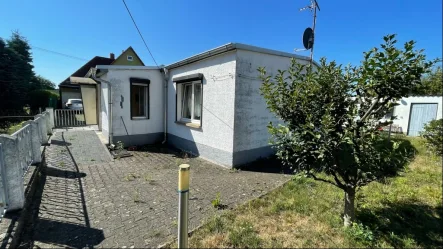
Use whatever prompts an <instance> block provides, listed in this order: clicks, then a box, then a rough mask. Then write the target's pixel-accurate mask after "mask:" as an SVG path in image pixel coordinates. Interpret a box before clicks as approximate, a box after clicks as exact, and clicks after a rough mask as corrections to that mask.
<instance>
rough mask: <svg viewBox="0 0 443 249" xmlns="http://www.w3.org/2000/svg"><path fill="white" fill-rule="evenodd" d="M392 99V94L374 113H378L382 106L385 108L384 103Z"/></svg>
mask: <svg viewBox="0 0 443 249" xmlns="http://www.w3.org/2000/svg"><path fill="white" fill-rule="evenodd" d="M391 99H392V97H391V96H389V97H387V98H386V99H385V100H384V101H383V102H382V104H381V105H380V106H379V107H378V108H377V110H375V111H374V113H377V112H379V111H380V110H381V108H383V106H384V105H386V103H388V102H389V101H390V100H391Z"/></svg>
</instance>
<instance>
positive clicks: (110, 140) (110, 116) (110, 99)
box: [91, 68, 114, 145]
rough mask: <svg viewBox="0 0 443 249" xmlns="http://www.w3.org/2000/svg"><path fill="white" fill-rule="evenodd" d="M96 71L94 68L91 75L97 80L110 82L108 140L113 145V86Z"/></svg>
mask: <svg viewBox="0 0 443 249" xmlns="http://www.w3.org/2000/svg"><path fill="white" fill-rule="evenodd" d="M96 72H97V70H96V69H95V68H94V69H93V70H92V74H91V77H92V78H93V79H94V80H96V81H100V82H103V83H106V84H108V110H109V115H108V124H109V138H108V141H109V145H111V144H113V143H112V142H113V141H112V137H113V135H114V132H113V131H112V87H111V82H109V81H107V80H104V79H100V78H97V77H96Z"/></svg>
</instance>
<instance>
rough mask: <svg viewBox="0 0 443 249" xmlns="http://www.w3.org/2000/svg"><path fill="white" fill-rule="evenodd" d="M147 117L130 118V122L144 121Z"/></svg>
mask: <svg viewBox="0 0 443 249" xmlns="http://www.w3.org/2000/svg"><path fill="white" fill-rule="evenodd" d="M146 119H149V118H148V117H131V120H146Z"/></svg>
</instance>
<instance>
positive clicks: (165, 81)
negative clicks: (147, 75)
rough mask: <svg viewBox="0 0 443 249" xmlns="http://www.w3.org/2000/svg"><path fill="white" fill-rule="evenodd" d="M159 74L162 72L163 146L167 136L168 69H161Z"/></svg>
mask: <svg viewBox="0 0 443 249" xmlns="http://www.w3.org/2000/svg"><path fill="white" fill-rule="evenodd" d="M161 72H163V83H164V85H165V86H164V104H163V106H164V110H163V112H164V117H163V118H164V128H163V129H164V138H163V142H162V144H165V143H166V141H167V134H168V123H167V121H168V80H169V75H168V69H166V68H165V67H164V68H162V69H161Z"/></svg>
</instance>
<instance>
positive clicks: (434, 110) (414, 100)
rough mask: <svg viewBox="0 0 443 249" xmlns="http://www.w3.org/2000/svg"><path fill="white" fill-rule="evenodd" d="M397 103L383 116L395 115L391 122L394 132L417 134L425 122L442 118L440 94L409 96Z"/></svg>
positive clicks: (409, 134)
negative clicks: (390, 111)
mask: <svg viewBox="0 0 443 249" xmlns="http://www.w3.org/2000/svg"><path fill="white" fill-rule="evenodd" d="M398 104H399V105H397V106H395V107H394V109H393V112H392V113H390V114H388V115H387V117H385V118H390V116H391V115H394V116H396V117H397V118H396V119H395V120H394V121H393V124H392V127H393V131H395V132H401V133H405V134H406V135H408V136H418V135H420V132H421V131H423V128H424V125H425V124H427V123H429V122H430V121H431V120H434V119H441V118H442V110H443V109H442V96H411V97H407V98H403V99H401V100H400V101H399V102H398ZM391 129H392V128H391Z"/></svg>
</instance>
